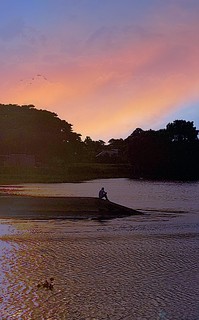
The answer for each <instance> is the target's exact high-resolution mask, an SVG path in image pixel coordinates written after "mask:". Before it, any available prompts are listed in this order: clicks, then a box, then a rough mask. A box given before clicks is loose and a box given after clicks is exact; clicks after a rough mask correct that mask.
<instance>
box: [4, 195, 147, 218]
mask: <svg viewBox="0 0 199 320" xmlns="http://www.w3.org/2000/svg"><path fill="white" fill-rule="evenodd" d="M138 214H142V213H141V212H139V211H137V210H133V209H131V208H127V207H125V206H121V205H119V204H116V203H113V202H111V201H108V200H101V199H98V198H94V197H30V196H9V195H2V196H1V197H0V218H1V219H9V218H14V219H36V220H48V219H113V218H119V217H125V216H131V215H138Z"/></svg>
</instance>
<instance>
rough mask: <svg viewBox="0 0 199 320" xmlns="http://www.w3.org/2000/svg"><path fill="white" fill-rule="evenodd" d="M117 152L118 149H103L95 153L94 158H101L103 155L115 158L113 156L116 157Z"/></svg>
mask: <svg viewBox="0 0 199 320" xmlns="http://www.w3.org/2000/svg"><path fill="white" fill-rule="evenodd" d="M118 154H119V151H118V149H110V150H103V151H101V152H100V153H98V154H97V155H96V158H103V157H110V158H115V157H118Z"/></svg>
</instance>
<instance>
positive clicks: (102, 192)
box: [99, 188, 108, 200]
mask: <svg viewBox="0 0 199 320" xmlns="http://www.w3.org/2000/svg"><path fill="white" fill-rule="evenodd" d="M99 198H100V199H103V198H105V199H106V200H108V197H107V192H106V191H104V188H102V189H101V190H100V191H99Z"/></svg>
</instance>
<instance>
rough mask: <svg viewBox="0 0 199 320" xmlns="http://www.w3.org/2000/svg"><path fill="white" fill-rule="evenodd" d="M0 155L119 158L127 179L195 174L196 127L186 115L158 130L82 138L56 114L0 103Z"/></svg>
mask: <svg viewBox="0 0 199 320" xmlns="http://www.w3.org/2000/svg"><path fill="white" fill-rule="evenodd" d="M112 150H115V151H117V152H112V153H111V151H112ZM0 154H1V155H6V154H31V155H35V157H36V159H37V161H38V164H40V165H51V166H64V165H66V164H70V163H115V164H121V163H123V164H128V165H129V168H130V169H129V177H132V178H148V179H184V180H193V179H196V180H197V179H199V139H198V130H197V129H196V127H194V123H193V121H186V120H175V121H174V122H172V123H169V124H167V126H166V128H165V129H161V130H157V131H155V130H146V131H145V130H142V129H141V128H137V129H135V130H134V131H133V132H132V134H131V135H130V136H128V137H127V138H126V139H114V138H113V139H110V140H109V142H108V144H105V142H104V141H103V140H98V141H94V140H92V138H91V137H89V136H87V137H86V138H85V139H84V141H83V140H82V137H81V134H79V133H76V132H74V131H73V128H72V124H70V123H68V122H67V121H65V120H61V119H60V118H58V116H57V114H56V113H53V112H50V111H46V110H38V109H36V108H35V106H33V105H22V106H19V105H15V104H9V105H5V104H0Z"/></svg>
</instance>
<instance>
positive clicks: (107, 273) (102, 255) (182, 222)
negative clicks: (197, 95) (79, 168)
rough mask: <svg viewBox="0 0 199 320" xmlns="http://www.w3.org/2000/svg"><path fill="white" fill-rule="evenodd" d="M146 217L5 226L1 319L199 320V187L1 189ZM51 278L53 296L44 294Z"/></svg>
mask: <svg viewBox="0 0 199 320" xmlns="http://www.w3.org/2000/svg"><path fill="white" fill-rule="evenodd" d="M102 186H103V187H104V188H105V190H106V191H107V192H108V196H109V199H110V200H111V201H113V202H116V203H119V204H122V205H125V206H128V207H131V208H134V209H138V210H140V211H142V212H144V213H145V215H143V216H133V217H128V218H122V219H114V220H111V221H107V222H101V223H100V222H97V221H89V220H86V221H72V220H71V221H52V220H50V221H47V222H46V221H17V220H1V224H0V248H1V251H0V270H1V271H0V288H1V293H0V319H6V320H7V319H11V320H12V319H17V320H18V319H25V320H26V319H28V320H29V319H36V320H37V319H44V320H47V319H49V320H50V319H52V320H58V319H63V320H65V319H68V320H94V319H95V320H96V319H97V320H103V319H111V320H121V319H125V320H145V319H146V320H151V319H152V320H198V319H199V305H198V301H199V273H198V270H199V250H198V249H199V196H198V195H199V183H198V182H195V183H184V182H150V181H144V180H128V179H104V180H93V181H87V182H84V183H64V184H25V185H16V186H1V187H0V193H1V194H3V193H5V194H23V195H25V194H26V195H40V196H97V195H98V191H99V189H100V188H101V187H102ZM50 277H53V278H54V282H53V289H52V290H48V289H45V288H43V287H39V288H38V286H37V285H38V284H40V283H42V281H45V280H46V279H48V280H49V278H50Z"/></svg>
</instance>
